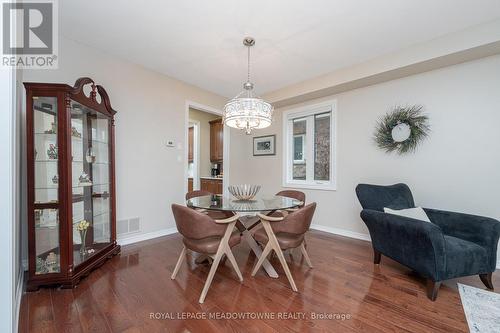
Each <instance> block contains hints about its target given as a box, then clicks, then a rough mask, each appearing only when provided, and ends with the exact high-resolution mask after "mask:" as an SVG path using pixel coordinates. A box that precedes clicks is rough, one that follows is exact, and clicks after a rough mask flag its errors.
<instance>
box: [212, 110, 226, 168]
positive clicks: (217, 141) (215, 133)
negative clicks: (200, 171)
mask: <svg viewBox="0 0 500 333" xmlns="http://www.w3.org/2000/svg"><path fill="white" fill-rule="evenodd" d="M209 123H210V162H212V163H221V162H222V160H223V151H224V124H223V123H222V119H216V120H212V121H210V122H209Z"/></svg>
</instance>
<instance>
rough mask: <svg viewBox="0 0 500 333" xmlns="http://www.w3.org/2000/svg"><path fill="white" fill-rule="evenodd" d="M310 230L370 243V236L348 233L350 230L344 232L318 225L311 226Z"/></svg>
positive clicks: (343, 230) (353, 232) (339, 229)
mask: <svg viewBox="0 0 500 333" xmlns="http://www.w3.org/2000/svg"><path fill="white" fill-rule="evenodd" d="M311 229H314V230H319V231H324V232H328V233H330V234H335V235H339V236H345V237H350V238H354V239H361V240H364V241H368V242H370V241H371V239H370V235H367V234H362V233H360V232H355V231H350V230H346V229H341V228H333V227H327V226H324V225H320V224H311Z"/></svg>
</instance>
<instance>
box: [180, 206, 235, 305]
mask: <svg viewBox="0 0 500 333" xmlns="http://www.w3.org/2000/svg"><path fill="white" fill-rule="evenodd" d="M172 212H173V214H174V218H175V224H176V225H177V230H179V233H180V234H181V235H182V242H183V247H182V251H181V254H180V255H179V259H177V264H176V265H175V268H174V271H173V273H172V276H171V279H172V280H174V279H175V277H176V276H177V273H178V272H179V268H180V266H181V264H182V262H183V261H184V258H185V256H186V251H187V250H190V251H193V252H196V253H202V254H207V255H209V256H210V257H212V258H213V262H212V267H211V268H210V272H209V273H208V277H207V280H206V281H205V285H204V287H203V290H202V292H201V295H200V299H199V302H200V303H203V302H204V301H205V297H206V295H207V292H208V289H209V288H210V285H211V283H212V279H213V278H214V275H215V271H216V270H217V267H218V266H219V263H220V261H221V259H222V257H223V256H224V255H225V256H226V257H227V258H228V259H229V262H230V263H231V265H232V266H233V268H234V270H235V271H236V274H237V275H238V278H239V280H240V281H243V277H242V275H241V272H240V269H239V268H238V265H237V263H236V259H235V258H234V255H233V253H232V252H231V248H232V247H233V246H235V245H237V244H239V243H240V241H241V235H240V232H239V231H235V232H233V230H234V226H235V224H236V221H237V220H238V218H239V215H238V214H235V215H233V216H231V217H229V218H227V219H223V220H214V219H213V218H212V217H210V216H208V215H205V214H203V213H200V212H197V211H195V210H194V209H191V208H188V207H185V206H181V205H177V204H173V205H172Z"/></svg>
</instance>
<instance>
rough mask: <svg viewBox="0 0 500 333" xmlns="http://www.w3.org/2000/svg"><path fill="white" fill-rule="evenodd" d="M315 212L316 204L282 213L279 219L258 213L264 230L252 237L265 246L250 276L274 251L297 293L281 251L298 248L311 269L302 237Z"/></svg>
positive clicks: (256, 232) (253, 274) (258, 231)
mask: <svg viewBox="0 0 500 333" xmlns="http://www.w3.org/2000/svg"><path fill="white" fill-rule="evenodd" d="M315 210H316V203H315V202H313V203H311V204H309V205H307V206H304V207H303V208H300V209H298V210H297V211H294V212H291V213H288V212H286V211H283V212H282V214H283V216H281V217H275V216H268V215H264V214H260V213H259V214H257V215H258V216H259V217H260V219H261V221H262V225H263V226H264V228H263V229H258V230H257V231H255V233H254V235H253V236H254V238H255V239H256V240H257V241H258V242H259V243H261V244H266V247H265V248H264V250H263V251H262V255H261V256H260V257H259V260H258V261H257V263H256V264H255V267H254V268H253V270H252V276H255V274H256V273H257V271H258V270H259V268H260V266H261V265H262V263H263V262H264V259H266V258H267V256H268V255H269V254H270V253H271V251H273V250H274V252H275V253H276V255H277V257H278V259H279V261H280V263H281V266H283V270H284V271H285V274H286V277H287V278H288V281H289V282H290V285H291V286H292V290H293V291H297V286H296V285H295V281H294V280H293V277H292V273H291V272H290V269H289V268H288V265H287V263H286V260H285V256H284V255H283V252H282V250H287V249H293V248H300V251H301V252H302V256H303V257H304V259H305V261H306V262H307V265H308V266H309V267H310V268H312V267H313V266H312V263H311V259H310V258H309V255H308V254H307V250H306V248H305V246H304V239H305V237H304V235H305V233H306V232H307V231H308V230H309V227H310V225H311V221H312V218H313V215H314V211H315Z"/></svg>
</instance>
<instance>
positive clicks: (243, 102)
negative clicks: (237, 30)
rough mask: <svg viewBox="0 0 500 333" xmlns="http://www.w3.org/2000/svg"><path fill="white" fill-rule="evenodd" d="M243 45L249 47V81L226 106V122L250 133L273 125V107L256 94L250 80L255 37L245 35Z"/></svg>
mask: <svg viewBox="0 0 500 333" xmlns="http://www.w3.org/2000/svg"><path fill="white" fill-rule="evenodd" d="M243 45H245V46H246V47H247V48H248V71H247V82H245V84H243V89H244V90H243V91H242V92H240V93H239V94H238V95H237V96H236V97H234V98H233V99H231V100H230V101H229V102H227V103H226V105H225V106H224V124H226V125H227V126H229V127H233V128H238V129H242V130H245V133H246V134H250V133H251V132H252V130H253V129H260V128H265V127H268V126H269V125H271V122H272V116H273V107H272V105H271V104H269V103H267V102H266V101H264V100H263V99H262V98H260V97H258V96H256V95H255V94H254V92H253V83H252V82H250V47H252V46H254V45H255V39H253V38H252V37H245V39H243Z"/></svg>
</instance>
